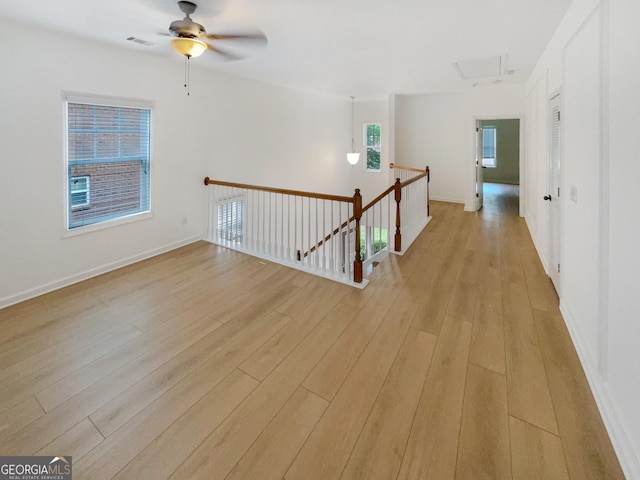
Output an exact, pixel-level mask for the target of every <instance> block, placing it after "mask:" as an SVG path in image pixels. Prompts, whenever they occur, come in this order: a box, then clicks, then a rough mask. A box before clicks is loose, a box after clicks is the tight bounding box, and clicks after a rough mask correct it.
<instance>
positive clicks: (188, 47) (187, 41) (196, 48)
mask: <svg viewBox="0 0 640 480" xmlns="http://www.w3.org/2000/svg"><path fill="white" fill-rule="evenodd" d="M171 46H172V47H173V49H174V50H175V51H176V52H178V53H179V54H180V55H184V56H185V57H187V58H191V57H199V56H200V55H202V54H203V53H204V51H205V50H206V49H207V44H206V43H204V42H202V41H200V40H197V39H195V38H186V37H176V38H173V39H172V40H171Z"/></svg>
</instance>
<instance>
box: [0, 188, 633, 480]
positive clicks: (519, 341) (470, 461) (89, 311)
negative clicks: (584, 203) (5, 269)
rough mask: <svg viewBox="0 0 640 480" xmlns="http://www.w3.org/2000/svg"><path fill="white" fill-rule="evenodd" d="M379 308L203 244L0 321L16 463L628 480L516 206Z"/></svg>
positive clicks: (155, 471)
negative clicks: (48, 460)
mask: <svg viewBox="0 0 640 480" xmlns="http://www.w3.org/2000/svg"><path fill="white" fill-rule="evenodd" d="M500 190H502V192H501V194H497V193H495V192H491V191H485V206H484V208H483V209H482V210H481V211H479V212H477V213H470V212H464V211H463V208H462V206H461V205H459V204H450V203H442V202H432V210H431V211H432V215H433V220H432V222H431V223H430V224H429V225H428V227H427V228H426V229H425V231H423V233H422V234H421V235H420V236H419V237H418V239H417V240H416V242H415V243H414V245H413V246H412V247H411V248H410V249H409V251H408V252H407V254H405V255H404V256H402V257H399V256H395V255H389V257H388V258H387V259H385V260H383V261H382V262H381V263H380V264H379V266H378V267H377V268H376V269H375V270H374V271H373V273H372V275H371V277H370V284H369V286H368V287H367V288H366V289H365V290H358V289H354V288H351V287H348V286H345V285H342V284H338V283H334V282H330V281H328V280H325V279H322V278H319V277H314V276H311V275H308V274H305V273H303V272H299V271H296V270H291V269H287V268H285V267H282V266H280V265H275V264H266V263H265V262H262V261H259V260H257V259H255V258H252V257H249V256H246V255H243V254H240V253H238V252H234V251H230V250H226V249H224V248H221V247H217V246H215V245H210V244H207V243H205V242H198V243H196V244H193V245H190V246H187V247H184V248H181V249H179V250H175V251H173V252H170V253H167V254H164V255H161V256H158V257H155V258H153V259H150V260H147V261H144V262H141V263H139V264H136V265H132V266H130V267H126V268H124V269H121V270H118V271H115V272H112V273H109V274H106V275H103V276H101V277H97V278H95V279H92V280H89V281H86V282H83V283H81V284H77V285H74V286H71V287H68V288H65V289H63V290H59V291H57V292H53V293H50V294H47V295H44V296H42V297H39V298H36V299H33V300H31V301H28V302H24V303H22V304H18V305H15V306H12V307H9V308H7V309H4V310H0V327H1V328H0V332H2V333H1V334H0V347H1V349H2V350H1V351H0V380H1V385H2V386H1V387H0V452H2V453H3V454H4V455H31V454H35V453H38V454H54V453H55V454H57V455H72V456H73V467H74V479H76V480H79V479H91V480H98V479H109V478H118V479H132V478H136V479H147V478H148V479H163V478H172V479H179V478H180V479H182V478H184V479H190V480H192V479H198V478H201V479H207V480H210V479H225V478H228V479H231V478H237V479H242V480H248V479H257V480H258V479H259V480H269V479H273V480H282V479H283V478H286V480H314V479H317V480H332V479H336V480H337V479H344V480H354V479H363V480H374V479H380V480H389V479H428V478H430V479H434V480H447V479H454V478H455V479H462V480H478V479H491V480H498V479H511V478H513V479H517V480H520V479H553V480H560V479H573V480H589V479H594V480H595V479H604V478H611V479H621V478H623V475H622V473H621V471H620V467H619V465H618V462H617V459H616V457H615V455H614V452H613V450H612V448H611V444H610V442H609V439H608V437H607V435H606V432H605V430H604V427H603V424H602V421H601V418H600V416H599V413H598V410H597V409H596V406H595V403H594V401H593V397H592V395H591V392H590V390H589V387H588V385H587V382H586V379H585V377H584V374H583V372H582V369H581V366H580V364H579V362H578V358H577V356H576V354H575V351H574V349H573V346H572V343H571V341H570V338H569V335H568V333H567V330H566V328H565V327H564V324H563V321H562V318H561V317H560V314H559V311H558V307H557V302H558V299H557V296H556V294H555V291H554V289H553V287H552V285H551V282H550V280H549V279H548V277H547V276H546V275H545V273H544V271H543V269H542V266H541V264H540V262H539V260H538V257H537V254H536V251H535V249H534V247H533V245H532V242H531V239H530V237H529V234H528V231H527V228H526V226H525V223H524V220H523V219H522V218H519V217H518V216H517V211H518V207H517V194H516V193H517V192H516V189H515V188H514V187H504V188H500Z"/></svg>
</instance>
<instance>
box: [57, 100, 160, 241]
mask: <svg viewBox="0 0 640 480" xmlns="http://www.w3.org/2000/svg"><path fill="white" fill-rule="evenodd" d="M150 106H151V105H150V104H148V103H146V102H133V101H131V102H130V101H126V100H116V101H112V100H109V99H104V98H103V99H100V98H80V97H75V96H71V95H69V96H67V98H66V109H67V129H66V130H67V142H66V143H67V198H68V201H67V204H68V208H67V229H69V230H72V229H75V228H78V227H83V226H87V225H93V224H98V223H102V222H106V221H110V220H114V219H117V218H121V217H127V216H131V215H135V214H140V213H146V212H149V183H150V182H149V180H150V178H149V177H150V173H149V166H150V130H151V128H150V126H151V108H150Z"/></svg>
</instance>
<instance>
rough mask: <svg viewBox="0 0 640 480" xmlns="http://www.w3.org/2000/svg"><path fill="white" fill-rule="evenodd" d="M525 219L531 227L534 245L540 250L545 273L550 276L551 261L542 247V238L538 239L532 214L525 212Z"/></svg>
mask: <svg viewBox="0 0 640 480" xmlns="http://www.w3.org/2000/svg"><path fill="white" fill-rule="evenodd" d="M524 221H525V223H526V224H527V228H528V229H529V236H530V237H531V240H532V241H533V246H534V247H535V249H536V251H537V252H538V257H540V261H541V262H542V268H544V273H546V274H547V276H549V269H548V266H549V262H548V261H547V256H546V254H545V252H544V250H543V249H542V247H541V246H540V240H539V239H538V232H537V231H536V228H535V226H534V223H533V220H531V216H530V215H529V214H528V213H527V212H525V214H524Z"/></svg>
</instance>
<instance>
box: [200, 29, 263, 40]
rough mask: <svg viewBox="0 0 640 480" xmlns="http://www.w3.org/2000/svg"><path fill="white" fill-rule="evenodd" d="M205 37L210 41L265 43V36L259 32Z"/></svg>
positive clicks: (214, 34) (212, 34)
mask: <svg viewBox="0 0 640 480" xmlns="http://www.w3.org/2000/svg"><path fill="white" fill-rule="evenodd" d="M206 37H207V38H209V39H211V40H248V41H252V42H257V43H267V36H266V35H265V34H264V33H262V32H261V31H259V30H258V31H255V32H246V33H209V34H207V35H206Z"/></svg>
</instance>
